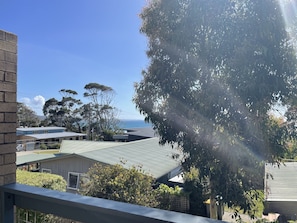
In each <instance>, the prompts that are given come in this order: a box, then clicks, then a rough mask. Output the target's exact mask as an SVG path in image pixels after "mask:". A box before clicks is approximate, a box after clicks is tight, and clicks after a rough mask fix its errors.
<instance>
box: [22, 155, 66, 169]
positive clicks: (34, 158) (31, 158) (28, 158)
mask: <svg viewBox="0 0 297 223" xmlns="http://www.w3.org/2000/svg"><path fill="white" fill-rule="evenodd" d="M59 156H61V155H60V154H37V153H28V154H27V155H17V159H16V165H17V166H19V165H24V164H30V163H35V162H40V161H42V160H46V159H51V158H56V157H59Z"/></svg>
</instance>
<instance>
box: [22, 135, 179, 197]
mask: <svg viewBox="0 0 297 223" xmlns="http://www.w3.org/2000/svg"><path fill="white" fill-rule="evenodd" d="M176 154H179V155H180V156H179V158H178V159H173V158H172V157H173V155H176ZM182 158H183V157H182V153H181V151H179V150H177V149H172V147H171V146H169V145H165V146H161V145H159V139H158V138H156V137H155V138H149V139H143V140H137V141H133V142H104V141H103V142H95V141H71V140H63V142H62V144H61V148H60V152H59V153H57V154H44V153H40V154H37V153H32V152H31V153H30V154H27V155H24V154H22V155H18V156H17V165H18V166H19V167H21V166H24V165H36V164H37V167H38V169H39V170H40V171H41V172H49V173H54V174H58V175H61V176H63V177H64V179H65V180H66V181H67V183H68V190H69V191H75V190H78V189H79V182H80V178H81V176H83V175H84V174H85V173H87V172H88V170H89V168H90V167H92V166H93V165H94V164H95V163H97V162H99V163H102V164H106V165H115V164H123V166H124V167H127V168H129V167H131V166H141V168H142V170H143V171H144V172H145V173H147V174H150V175H152V176H153V177H154V178H155V179H157V181H158V182H161V183H167V184H170V179H171V178H173V177H175V176H176V175H178V174H180V172H181V167H180V164H181V160H182Z"/></svg>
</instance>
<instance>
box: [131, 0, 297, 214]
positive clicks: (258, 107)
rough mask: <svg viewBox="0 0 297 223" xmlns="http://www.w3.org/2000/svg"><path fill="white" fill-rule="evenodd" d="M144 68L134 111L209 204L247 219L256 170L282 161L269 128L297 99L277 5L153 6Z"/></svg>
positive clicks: (277, 132)
mask: <svg viewBox="0 0 297 223" xmlns="http://www.w3.org/2000/svg"><path fill="white" fill-rule="evenodd" d="M140 16H141V18H142V21H143V24H142V27H141V32H142V33H144V34H145V35H146V36H147V37H148V41H149V44H148V50H147V56H148V58H149V61H150V64H149V66H148V68H147V69H146V70H143V79H142V81H141V82H140V83H138V84H136V86H135V87H136V96H135V98H134V102H135V103H136V106H137V108H138V109H139V110H140V112H141V113H142V114H143V115H145V116H146V120H147V121H149V122H152V123H153V126H154V127H155V129H156V130H157V131H158V133H159V135H160V141H161V143H163V144H164V143H171V144H174V143H177V144H178V145H179V146H181V147H182V148H183V150H184V152H185V153H186V154H187V155H188V156H187V157H186V159H185V162H184V163H183V167H184V169H185V170H186V171H189V170H190V168H191V167H196V168H197V169H199V174H200V178H202V177H205V176H207V177H209V179H210V181H211V183H210V187H211V193H212V196H216V195H218V194H219V195H222V196H223V198H224V199H225V201H226V202H227V203H228V205H229V206H232V205H235V206H240V207H241V208H243V209H244V210H250V209H251V207H252V204H251V203H250V202H251V201H250V200H249V199H247V198H246V191H251V190H255V189H258V188H263V184H262V182H263V176H264V173H263V172H264V166H263V163H264V162H275V161H279V160H280V159H281V158H282V157H283V156H284V153H285V152H286V146H285V140H286V138H287V137H286V135H287V132H286V130H284V129H283V128H280V126H279V125H276V124H275V123H273V121H271V119H270V117H269V111H270V110H271V109H272V108H273V106H274V105H275V104H277V103H279V102H280V103H282V104H283V105H289V104H290V103H292V100H291V99H292V98H293V97H295V96H296V94H297V84H296V65H297V62H296V56H295V53H294V49H293V47H292V45H291V44H289V40H288V38H287V37H288V35H287V32H286V30H285V24H284V23H283V21H284V20H283V19H282V15H281V10H280V7H279V5H278V1H276V0H272V1H271V0H255V1H250V0H243V1H237V0H235V1H230V0H222V1H220V4H218V1H215V0H207V1H206V0H199V1H198V0H172V1H166V0H155V1H149V3H148V5H147V7H145V8H144V9H143V11H142V13H141V15H140Z"/></svg>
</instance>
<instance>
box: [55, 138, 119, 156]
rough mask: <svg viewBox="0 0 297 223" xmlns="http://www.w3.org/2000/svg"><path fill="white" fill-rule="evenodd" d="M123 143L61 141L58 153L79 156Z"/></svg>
mask: <svg viewBox="0 0 297 223" xmlns="http://www.w3.org/2000/svg"><path fill="white" fill-rule="evenodd" d="M123 143H124V142H108V141H100V142H98V141H80V140H63V141H62V143H61V146H60V152H61V153H76V154H80V153H83V152H88V151H93V150H99V149H105V148H110V147H113V146H118V145H121V144H123Z"/></svg>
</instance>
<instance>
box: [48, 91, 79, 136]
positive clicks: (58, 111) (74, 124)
mask: <svg viewBox="0 0 297 223" xmlns="http://www.w3.org/2000/svg"><path fill="white" fill-rule="evenodd" d="M59 92H60V93H61V95H62V99H61V100H60V101H59V100H57V99H55V98H51V99H49V100H47V101H46V102H45V104H44V106H43V114H44V115H45V117H46V119H45V120H44V123H46V125H54V126H60V127H66V129H67V130H68V131H76V132H80V131H81V129H80V127H81V126H80V121H81V116H80V110H79V106H80V105H81V104H82V102H81V101H80V100H79V99H76V98H75V96H76V95H77V92H76V91H73V90H66V89H62V90H60V91H59Z"/></svg>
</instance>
